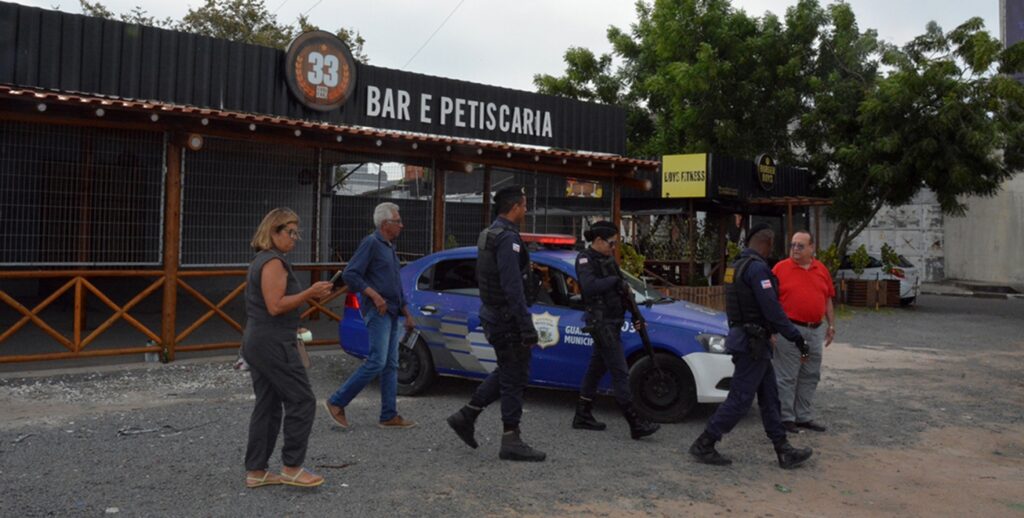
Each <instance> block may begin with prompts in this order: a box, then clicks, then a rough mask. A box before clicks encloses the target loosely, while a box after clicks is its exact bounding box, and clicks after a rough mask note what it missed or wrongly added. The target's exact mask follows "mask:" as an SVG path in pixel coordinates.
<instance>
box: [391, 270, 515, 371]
mask: <svg viewBox="0 0 1024 518" xmlns="http://www.w3.org/2000/svg"><path fill="white" fill-rule="evenodd" d="M417 288H418V289H417V291H418V294H417V295H416V296H414V297H413V299H414V300H413V304H412V307H410V310H411V311H412V312H413V314H414V315H415V316H416V320H417V328H418V329H419V331H420V335H421V336H422V337H423V339H424V341H426V342H427V345H428V346H429V347H430V352H431V355H432V357H433V359H434V367H435V368H436V369H437V371H438V372H441V373H445V374H455V375H458V376H473V377H480V376H484V375H486V374H487V373H489V372H490V371H492V370H494V367H495V365H496V364H495V358H494V350H493V349H492V348H491V347H490V345H488V344H487V340H486V339H485V338H484V336H483V331H482V329H480V316H479V315H480V289H479V288H478V287H477V284H476V257H473V256H470V257H465V256H461V257H451V258H444V259H442V260H440V261H438V262H437V263H435V264H434V265H433V266H431V267H430V268H429V269H427V270H426V271H424V273H423V275H421V276H420V279H419V280H418V281H417Z"/></svg>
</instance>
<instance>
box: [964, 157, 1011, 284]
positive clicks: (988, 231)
mask: <svg viewBox="0 0 1024 518" xmlns="http://www.w3.org/2000/svg"><path fill="white" fill-rule="evenodd" d="M967 204H968V210H967V215H966V216H963V217H958V218H954V217H947V218H946V221H945V229H946V242H947V243H949V247H948V249H947V251H946V277H948V278H950V279H962V280H971V281H983V282H992V283H999V284H1008V285H1016V286H1018V287H1020V286H1024V173H1018V174H1017V175H1016V176H1015V177H1014V178H1013V179H1011V180H1010V181H1008V182H1006V183H1005V184H1003V188H1002V191H1001V192H1000V193H999V194H997V195H996V196H994V197H992V198H970V199H969V200H967Z"/></svg>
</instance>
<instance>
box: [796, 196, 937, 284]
mask: <svg viewBox="0 0 1024 518" xmlns="http://www.w3.org/2000/svg"><path fill="white" fill-rule="evenodd" d="M811 228H814V227H813V222H812V226H811ZM834 234H835V223H833V222H832V221H829V220H828V219H827V218H825V217H824V209H823V210H822V221H821V237H819V238H818V241H819V243H820V245H819V246H822V247H827V246H828V245H829V244H830V243H832V236H833V235H834ZM944 241H946V240H945V239H944V238H943V215H942V210H941V209H940V208H939V204H938V201H937V200H936V198H935V194H934V193H932V192H931V191H928V190H925V191H921V192H920V193H918V195H917V196H915V197H914V199H913V200H912V201H911V203H909V204H907V205H902V206H900V207H883V208H882V210H880V211H878V214H876V215H875V217H874V219H872V220H871V224H870V225H869V226H868V227H867V228H866V229H865V230H864V231H863V232H861V234H860V235H859V236H857V238H856V239H854V241H853V243H852V244H851V245H850V250H849V251H850V252H852V251H853V250H856V249H857V247H859V246H860V245H865V246H866V247H867V250H868V253H869V254H871V255H873V256H875V257H877V258H879V259H881V257H882V245H883V244H885V243H888V244H889V246H891V247H893V248H894V249H895V250H896V253H898V254H901V255H903V256H904V257H906V258H907V259H908V260H910V262H911V263H913V264H914V266H916V267H917V268H918V270H919V271H920V273H921V280H922V281H924V282H937V281H941V280H943V278H944V276H945V273H944V270H945V265H944V255H945V254H946V251H945V246H944Z"/></svg>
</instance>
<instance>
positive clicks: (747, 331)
mask: <svg viewBox="0 0 1024 518" xmlns="http://www.w3.org/2000/svg"><path fill="white" fill-rule="evenodd" d="M774 237H775V234H774V233H773V232H772V230H771V228H770V227H768V225H765V224H763V223H761V224H757V225H754V228H752V229H751V230H750V234H749V236H748V237H747V243H746V244H747V248H745V249H744V250H743V252H742V253H741V254H740V258H739V259H738V260H737V261H736V262H735V263H733V265H732V266H731V267H730V268H729V270H728V271H727V272H726V276H725V277H726V279H725V282H726V288H725V296H726V314H727V315H728V317H729V336H728V337H727V338H726V339H725V348H726V349H727V350H728V351H729V354H731V355H732V363H733V365H735V366H736V370H735V371H734V373H733V377H732V382H731V384H730V385H729V396H728V397H727V398H726V400H725V402H724V403H722V405H721V406H719V407H718V410H716V411H715V414H714V415H713V416H711V419H710V420H709V421H708V424H707V426H706V427H705V428H704V433H703V434H701V436H700V437H698V438H697V440H696V441H695V442H694V443H693V445H691V446H690V454H691V455H693V456H694V457H696V458H697V460H698V461H700V462H703V463H705V464H714V465H728V464H732V461H731V460H729V459H728V458H726V457H723V456H722V455H721V454H719V453H718V451H716V450H715V443H716V442H718V441H720V440H721V439H722V436H723V435H725V434H727V433H729V431H730V430H732V429H733V427H734V426H736V423H738V422H739V420H740V419H741V418H742V417H743V416H744V415H746V413H747V411H748V410H749V409H750V405H751V404H752V403H753V402H754V396H755V395H756V396H757V403H758V405H759V406H760V407H761V421H762V422H763V423H764V431H765V433H766V434H767V435H768V438H769V439H771V441H772V443H773V444H774V445H775V453H776V455H777V456H778V459H779V466H780V467H782V468H784V469H790V468H795V467H797V466H799V465H800V464H802V463H803V462H804V461H806V460H807V459H808V458H810V457H811V449H810V448H801V449H798V448H794V447H793V446H792V445H790V444H789V441H788V440H787V439H786V429H785V428H783V426H782V419H781V416H780V411H779V392H778V387H777V386H776V384H775V383H776V382H775V371H774V369H773V368H772V361H771V356H772V344H771V335H772V333H775V332H778V333H781V334H782V335H783V336H785V337H786V338H787V339H788V340H790V341H792V342H794V343H796V346H797V348H798V349H800V354H801V356H802V357H803V358H807V357H808V355H809V353H810V349H808V347H807V344H806V343H805V342H804V339H803V336H802V335H801V334H800V331H798V330H797V328H796V327H794V326H793V324H792V323H791V322H790V321H789V319H788V318H787V317H786V314H785V313H784V312H783V311H782V306H781V305H779V295H778V280H777V279H775V276H774V275H772V272H771V270H770V269H769V268H768V264H767V263H765V259H764V258H765V257H767V256H768V254H770V253H771V251H772V242H773V239H774Z"/></svg>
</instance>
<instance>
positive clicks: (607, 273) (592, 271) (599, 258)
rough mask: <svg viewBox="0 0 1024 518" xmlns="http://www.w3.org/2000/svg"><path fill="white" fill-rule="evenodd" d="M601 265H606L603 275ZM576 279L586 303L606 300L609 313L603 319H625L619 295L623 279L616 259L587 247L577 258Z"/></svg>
mask: <svg viewBox="0 0 1024 518" xmlns="http://www.w3.org/2000/svg"><path fill="white" fill-rule="evenodd" d="M601 263H605V265H604V269H603V270H604V271H603V273H602V268H601ZM576 277H578V278H579V281H580V291H581V292H582V295H583V300H584V301H587V300H588V299H593V298H603V299H605V301H606V302H605V306H606V307H607V309H608V310H609V313H608V314H606V315H603V318H605V319H622V318H623V316H624V315H625V313H626V311H625V308H624V307H623V304H622V301H621V297H622V295H621V294H619V282H620V279H621V278H620V277H619V272H618V269H617V268H616V264H615V258H614V257H610V256H606V255H604V254H602V253H601V252H598V251H597V250H594V249H593V248H592V247H587V249H586V250H584V251H582V252H580V254H579V255H578V256H576Z"/></svg>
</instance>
